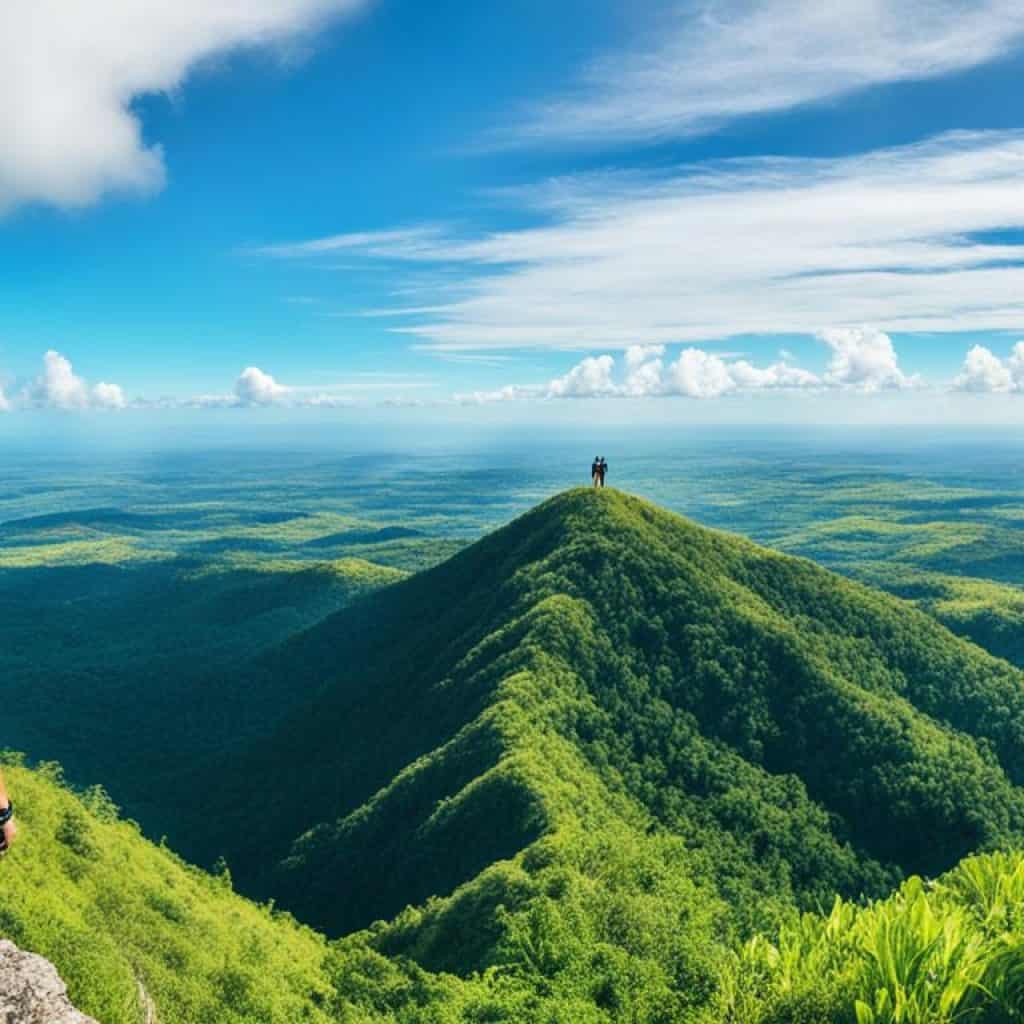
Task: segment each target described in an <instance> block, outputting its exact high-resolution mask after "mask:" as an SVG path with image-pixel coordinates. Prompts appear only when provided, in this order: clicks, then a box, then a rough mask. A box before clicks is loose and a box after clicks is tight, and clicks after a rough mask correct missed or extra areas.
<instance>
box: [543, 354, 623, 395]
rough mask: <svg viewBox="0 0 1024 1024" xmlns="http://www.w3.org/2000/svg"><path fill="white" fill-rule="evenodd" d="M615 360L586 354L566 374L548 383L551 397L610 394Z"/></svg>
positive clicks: (613, 388)
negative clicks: (585, 356) (584, 357)
mask: <svg viewBox="0 0 1024 1024" xmlns="http://www.w3.org/2000/svg"><path fill="white" fill-rule="evenodd" d="M614 368H615V360H614V359H613V358H612V357H611V356H588V357H587V358H586V359H584V360H583V361H582V362H581V363H578V364H577V365H576V366H574V367H573V368H572V369H571V370H570V371H569V372H568V373H567V374H565V375H564V376H562V377H557V378H556V379H555V380H553V381H552V382H551V383H550V384H549V385H548V394H549V395H550V396H551V397H552V398H595V397H598V396H601V395H612V394H615V392H616V390H617V389H616V386H615V384H614V383H612V370H613V369H614Z"/></svg>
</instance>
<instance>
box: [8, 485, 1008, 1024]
mask: <svg viewBox="0 0 1024 1024" xmlns="http://www.w3.org/2000/svg"><path fill="white" fill-rule="evenodd" d="M225 607H226V609H227V608H230V607H231V602H228V605H226V606H225ZM250 682H251V685H252V686H253V688H254V690H257V691H258V692H260V693H261V694H263V698H261V699H266V698H267V697H268V695H269V694H270V693H272V690H273V687H274V685H278V686H281V687H284V686H288V687H291V688H292V689H293V691H294V693H295V694H297V695H299V696H298V697H297V698H295V699H296V702H297V706H296V708H295V710H294V711H293V712H292V713H291V714H290V715H289V716H288V718H287V720H286V722H285V724H284V726H283V727H282V728H281V729H279V730H278V731H277V732H276V733H275V734H274V735H273V736H271V737H270V738H268V739H264V740H262V741H261V742H260V743H259V744H258V745H257V746H256V747H254V749H253V750H252V751H251V752H249V753H246V754H243V756H242V757H241V759H239V758H238V757H237V756H235V755H231V756H226V757H225V758H224V759H223V760H220V761H217V760H207V761H204V762H202V763H199V764H197V765H196V766H195V770H194V773H193V774H192V775H191V776H189V775H188V774H187V773H184V772H183V774H182V776H181V777H179V779H178V780H177V782H178V786H179V796H178V797H175V796H174V795H173V794H170V793H167V794H166V795H165V799H166V801H167V804H168V807H169V808H170V810H169V812H168V816H169V818H171V819H172V820H175V821H177V822H178V823H179V824H178V826H177V827H178V829H179V834H178V835H176V836H172V842H171V845H172V846H175V845H180V846H181V847H182V848H183V849H185V850H187V851H188V852H189V854H190V855H200V854H201V855H204V856H206V857H207V858H209V859H210V860H212V859H213V858H214V857H215V856H216V855H217V854H218V853H220V852H224V853H226V854H227V856H228V859H229V862H230V865H231V868H232V871H233V874H234V882H232V879H231V875H230V874H229V873H228V872H227V871H226V870H225V869H224V868H223V867H217V868H216V869H215V871H214V873H211V874H207V873H205V872H203V871H200V870H198V869H195V868H190V867H188V866H186V865H185V863H184V862H182V861H181V860H180V859H179V858H178V857H177V856H176V855H175V854H172V853H171V852H170V850H168V849H167V848H163V849H160V848H158V847H155V846H153V845H152V844H151V843H149V842H147V841H146V840H145V839H143V838H142V836H141V835H140V834H139V831H138V829H137V828H136V827H135V826H134V825H132V824H130V823H126V822H123V821H119V820H117V817H116V814H115V811H114V809H113V807H112V805H111V804H110V801H109V800H108V799H107V798H106V797H105V795H104V794H103V793H102V792H101V791H99V790H90V791H87V792H85V793H83V794H79V795H76V794H74V793H72V792H70V791H68V790H67V789H66V788H64V787H63V786H62V785H61V782H60V773H59V771H58V770H57V769H56V768H55V767H53V766H44V767H42V768H40V769H38V770H36V771H29V770H27V769H24V768H22V767H18V766H17V764H14V765H11V764H10V763H8V766H7V769H6V770H7V773H8V775H9V781H10V784H11V789H12V791H13V792H15V793H17V802H18V807H19V814H20V816H21V820H22V827H23V834H22V840H21V842H20V843H19V845H18V847H17V848H16V849H15V851H14V852H13V853H12V854H11V856H10V857H9V858H7V859H6V860H5V861H3V862H2V864H0V874H2V876H3V885H4V891H5V900H4V906H3V908H2V910H0V935H3V936H4V937H9V938H12V939H13V940H14V941H16V942H17V943H18V944H19V945H21V946H22V947H24V948H31V949H34V950H37V951H38V952H40V953H42V954H43V955H45V956H47V957H48V958H49V959H51V960H52V961H53V962H54V963H55V964H56V965H57V967H58V969H59V970H60V971H61V973H62V975H63V976H64V978H65V979H66V980H67V982H68V984H69V988H70V991H71V995H72V998H73V999H74V1001H75V1002H76V1004H77V1005H79V1006H80V1007H81V1008H82V1009H83V1010H85V1011H86V1012H89V1013H91V1014H92V1015H94V1016H96V1017H97V1019H98V1020H100V1021H103V1022H105V1024H106V1022H109V1024H121V1022H124V1024H128V1022H130V1021H137V1020H140V1019H143V1018H144V1015H145V1014H146V1012H147V1008H152V1009H153V1010H155V1012H156V1013H157V1015H158V1019H159V1020H160V1021H162V1022H164V1024H186V1022H188V1024H191V1022H194V1021H199V1020H201V1021H203V1022H204V1024H205V1022H213V1024H217V1022H222V1021H223V1022H227V1024H234V1022H239V1024H241V1022H242V1021H246V1022H249V1021H265V1022H268V1024H295V1022H297V1021H310V1022H317V1021H323V1022H327V1021H338V1022H341V1024H354V1022H360V1024H362V1022H367V1024H455V1022H485V1021H486V1022H508V1024H512V1022H537V1024H579V1022H584V1024H620V1022H621V1024H626V1022H629V1024H676V1022H679V1024H785V1022H788V1024H954V1022H956V1024H1007V1022H1009V1021H1011V1020H1015V1019H1016V1016H1015V1014H1017V1012H1018V1010H1019V1009H1020V1008H1021V1007H1022V1006H1024V917H1022V914H1021V907H1022V906H1024V861H1022V859H1021V855H1020V854H1018V853H1012V852H1008V853H991V854H988V855H982V856H971V854H972V853H973V852H974V851H978V850H985V849H988V848H996V847H1007V848H1010V847H1014V846H1016V845H1017V844H1019V842H1020V840H1021V833H1022V829H1024V810H1022V791H1021V788H1020V781H1021V774H1022V771H1024V758H1022V742H1024V741H1022V733H1021V723H1022V722H1024V717H1022V711H1024V681H1022V675H1021V673H1020V672H1019V671H1018V670H1016V669H1014V668H1012V667H1011V666H1010V665H1008V664H1007V663H1005V662H1002V661H999V660H997V659H995V658H993V657H991V656H989V655H987V654H985V653H984V652H982V651H981V650H980V649H979V648H976V647H974V646H972V645H971V644H969V643H967V642H965V641H963V640H960V639H958V638H956V637H954V636H953V635H952V634H950V633H949V632H947V631H946V630H945V629H943V628H942V627H941V626H939V625H938V624H937V623H936V622H935V621H934V620H933V619H931V618H930V617H928V616H926V615H925V614H923V613H921V612H918V611H916V610H915V609H913V608H912V607H911V606H909V605H907V604H905V603H903V602H900V601H898V600H896V599H894V598H891V597H888V596H885V595H882V594H880V593H878V592H875V591H871V590H869V589H867V588H865V587H863V586H861V585H859V584H856V583H852V582H849V581H847V580H844V579H842V578H840V577H838V576H835V575H833V574H831V573H828V572H826V571H824V570H822V569H819V568H817V567H816V566H814V565H812V564H811V563H809V562H805V561H802V560H798V559H793V558H789V557H786V556H781V555H778V554H776V553H773V552H771V551H768V550H766V549H763V548H759V547H757V546H756V545H753V544H751V543H749V542H746V541H743V540H741V539H738V538H736V537H733V536H730V535H726V534H721V533H716V532H713V531H709V530H706V529H704V528H701V527H699V526H696V525H695V524H693V523H691V522H689V521H687V520H684V519H681V518H679V517H677V516H674V515H671V514H668V513H665V512H663V511H661V510H659V509H657V508H655V507H654V506H652V505H649V504H647V503H645V502H643V501H640V500H638V499H634V498H629V497H627V496H625V495H621V494H617V493H614V492H606V493H594V492H589V491H581V492H570V493H568V494H565V495H562V496H559V497H558V498H555V499H552V500H551V501H549V502H547V503H546V504H544V505H542V506H540V507H539V508H537V509H536V510H534V511H533V512H531V513H529V514H528V515H526V516H524V517H523V518H521V519H519V520H517V521H516V522H514V523H512V524H511V525H510V526H508V527H506V528H505V529H503V530H500V531H498V532H497V533H495V534H493V535H491V536H489V537H487V538H485V539H484V540H483V541H481V542H479V543H478V544H476V545H474V546H472V547H470V548H468V549H467V550H465V551H464V552H462V553H460V554H459V555H457V556H456V557H455V558H453V559H451V560H450V561H449V562H447V563H445V564H443V565H441V566H439V567H437V568H436V569H434V570H431V571H428V572H426V573H422V574H419V575H417V576H414V577H410V578H408V579H403V580H398V581H396V582H394V583H392V584H391V585H388V586H384V587H382V588H380V589H376V590H373V591H372V592H369V593H367V594H364V596H362V597H360V598H357V599H355V601H354V603H352V604H350V605H349V606H347V607H345V608H344V609H343V610H342V611H341V612H339V613H337V614H336V615H334V616H332V617H331V618H329V619H327V620H325V621H324V622H322V623H320V624H318V625H316V626H315V627H313V629H311V630H310V631H308V632H307V633H305V634H302V635H299V636H295V637H293V638H292V639H290V640H289V641H287V642H286V643H285V644H284V645H282V646H281V647H279V648H278V649H277V650H274V651H271V652H268V653H267V654H266V655H265V656H264V657H263V658H262V659H261V660H260V661H259V664H258V667H257V669H256V670H255V674H254V675H252V676H251V677H250ZM303 694H305V695H306V698H305V703H303V702H302V699H301V695H303ZM171 812H173V813H171ZM957 862H960V863H959V866H956V865H957ZM950 868H952V869H953V870H952V871H951V872H950V873H948V874H945V875H942V877H941V878H940V879H939V880H938V881H937V882H928V881H922V880H921V879H920V878H918V877H911V878H909V880H907V881H905V882H903V883H902V885H901V884H900V880H901V878H903V877H904V876H908V875H915V874H918V873H919V874H922V875H924V876H926V877H934V876H936V875H939V874H940V873H941V872H943V871H945V870H947V869H950ZM236 888H237V889H241V890H242V891H244V892H247V893H249V894H256V895H259V896H261V897H266V898H273V899H274V900H275V901H276V902H277V904H278V905H279V906H284V907H286V908H287V909H288V910H290V911H293V912H294V914H295V915H296V917H297V918H298V920H300V921H302V922H303V924H298V923H296V920H295V919H294V918H292V917H291V916H290V915H287V914H282V913H280V912H277V911H275V910H273V909H271V907H270V905H265V906H262V907H260V906H257V905H255V904H253V903H250V902H248V901H247V900H246V899H245V898H243V897H242V896H240V895H237V894H236V892H235V891H234V889H236ZM894 890H895V891H894ZM8 893H9V894H10V895H9V896H8V895H7V894H8ZM875 899H877V900H878V901H877V902H873V900H875ZM309 925H314V926H316V927H317V928H319V929H321V931H323V932H326V933H327V935H328V936H329V938H325V937H324V936H323V935H322V934H319V933H318V932H316V931H313V930H311V929H310V928H309V927H308V926H309Z"/></svg>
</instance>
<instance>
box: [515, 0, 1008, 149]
mask: <svg viewBox="0 0 1024 1024" xmlns="http://www.w3.org/2000/svg"><path fill="white" fill-rule="evenodd" d="M654 22H655V23H654V24H653V25H652V26H651V27H650V32H649V35H648V37H647V38H646V39H645V40H643V41H642V42H641V43H640V45H638V46H637V47H636V48H634V49H633V50H632V51H629V52H625V53H617V54H610V55H608V56H606V57H604V58H603V59H601V60H599V61H597V62H596V63H594V64H593V65H591V66H590V67H589V68H588V69H586V71H585V73H584V74H583V76H582V80H581V81H579V82H578V84H577V85H576V87H575V88H574V89H572V90H571V91H570V93H569V94H568V95H566V96H564V97H561V98H558V99H556V100H554V101H551V102H548V103H546V104H544V105H542V106H540V107H539V109H535V110H533V111H531V112H530V113H529V114H528V115H526V116H525V117H523V118H522V119H521V120H519V122H518V123H516V124H515V125H514V127H513V130H512V132H511V133H510V134H509V135H507V136H506V138H505V141H506V142H516V143H524V142H526V143H529V142H545V143H547V144H552V143H553V144H559V145H564V144H566V143H580V142H602V143H608V142H619V141H629V140H638V139H657V138H663V137H672V136H676V137H678V136H685V135H692V134H697V133H702V132H707V131H710V130H713V129H714V128H716V127H718V126H719V125H720V124H721V123H722V122H724V121H727V120H729V119H732V118H736V117H742V116H745V115H750V114H760V113H766V112H772V111H778V110H784V109H787V108H791V107H795V106H799V105H802V104H807V103H813V102H817V101H822V100H828V99H831V98H833V97H836V96H839V95H842V94H844V93H849V92H852V91H854V90H857V89H862V88H865V87H868V86H872V85H879V84H883V83H889V82H898V81H904V80H912V79H924V78H932V77H935V76H938V75H943V74H948V73H950V72H954V71H959V70H962V69H964V68H970V67H973V66H975V65H978V64H982V63H984V62H986V61H990V60H992V59H994V58H998V57H1000V56H1002V55H1004V54H1006V53H1008V52H1010V51H1011V50H1013V49H1014V48H1016V47H1017V46H1019V45H1020V43H1021V38H1022V34H1024V8H1022V7H1021V5H1020V3H1018V2H1017V0H829V2H826V3H822V2H821V0H673V2H672V3H670V4H668V5H666V6H665V7H664V8H662V12H661V15H660V17H659V18H656V19H654Z"/></svg>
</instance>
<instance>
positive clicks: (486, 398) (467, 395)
mask: <svg viewBox="0 0 1024 1024" xmlns="http://www.w3.org/2000/svg"><path fill="white" fill-rule="evenodd" d="M542 394H543V392H541V391H540V390H539V389H537V388H527V387H520V386H519V385H518V384H507V385H506V386H505V387H503V388H495V389H494V390H492V391H468V392H459V393H457V394H456V395H455V396H454V399H455V401H456V402H458V403H459V404H460V405H491V404H493V403H495V402H518V401H520V400H522V399H525V398H538V397H540V396H541V395H542Z"/></svg>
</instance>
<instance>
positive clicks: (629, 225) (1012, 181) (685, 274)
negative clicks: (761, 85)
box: [356, 133, 1024, 352]
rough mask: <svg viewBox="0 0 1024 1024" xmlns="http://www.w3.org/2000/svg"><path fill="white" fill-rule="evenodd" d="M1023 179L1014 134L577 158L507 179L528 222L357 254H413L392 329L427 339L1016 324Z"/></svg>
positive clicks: (378, 242)
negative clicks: (1011, 233) (597, 161)
mask: <svg viewBox="0 0 1024 1024" xmlns="http://www.w3.org/2000/svg"><path fill="white" fill-rule="evenodd" d="M1022 178H1024V133H982V134H956V135H949V136H943V137H941V138H939V139H935V140H932V141H930V142H928V143H924V144H921V145H916V146H908V147H903V148H898V149H892V150H884V151H879V152H875V153H870V154H867V155H862V156H855V157H848V158H843V159H838V160H816V159H762V160H754V161H730V162H725V163H721V164H714V165H710V166H704V167H702V168H699V169H694V168H690V169H683V170H679V171H677V172H675V173H673V174H671V175H669V176H667V177H654V178H652V177H651V176H649V175H611V176H608V175H592V176H586V175H584V176H577V177H573V178H569V179H565V180H563V181H559V182H555V183H547V184H545V185H542V186H538V187H536V188H534V189H531V190H527V191H526V192H521V193H517V198H518V200H519V201H520V202H522V203H523V204H524V205H525V206H526V207H527V209H528V210H529V211H530V212H531V213H532V214H533V219H534V221H535V222H536V219H537V216H538V215H540V216H541V217H542V218H544V222H543V223H542V224H541V225H540V226H534V227H529V228H524V229H520V230H508V231H503V232H495V233H490V234H485V235H482V236H471V235H466V236H458V235H447V236H443V237H439V238H438V239H437V240H436V241H435V242H433V243H429V242H426V241H423V240H420V241H419V242H417V243H416V245H415V247H414V254H413V253H412V252H411V251H410V249H409V247H408V246H407V245H406V243H405V242H402V243H399V244H397V245H396V246H395V248H394V249H391V248H390V247H389V245H390V243H389V242H388V237H389V236H388V235H387V233H382V234H381V235H379V236H374V237H375V240H374V241H366V242H365V244H364V246H363V247H362V248H361V249H359V250H358V252H362V253H364V254H369V253H372V254H373V255H372V256H370V255H368V256H366V258H377V256H378V254H384V255H387V256H389V257H392V258H396V259H409V260H410V267H411V274H410V276H411V277H412V278H413V280H414V281H415V283H416V285H417V286H418V287H420V288H422V289H424V290H426V287H429V289H430V291H431V292H432V294H433V296H434V297H435V298H434V301H432V302H431V304H430V305H429V306H422V307H419V308H416V307H415V305H414V308H413V309H410V308H409V303H408V302H407V301H404V302H403V303H402V307H404V308H402V307H400V308H397V309H396V310H394V311H393V312H394V315H395V316H396V317H399V318H400V319H399V320H398V321H397V324H396V326H395V328H394V330H396V331H400V332H403V333H408V334H411V335H412V336H414V337H415V338H417V339H418V341H419V344H421V345H423V346H425V347H430V348H432V349H433V350H434V351H445V352H467V351H470V352H471V351H484V350H491V351H494V350H510V349H525V348H554V349H589V348H591V347H593V346H600V347H601V348H605V349H611V348H622V349H625V348H628V347H629V346H630V345H634V344H643V345H652V344H653V345H657V344H666V343H669V344H671V343H686V342H692V343H695V344H700V343H702V342H706V341H708V340H711V339H721V338H726V337H730V336H737V335H749V334H802V335H816V334H817V333H818V332H819V331H821V330H822V329H823V328H824V327H828V326H834V327H842V326H851V327H856V326H858V325H860V324H865V323H868V324H875V325H877V326H878V328H879V329H880V330H882V331H885V332H887V333H893V332H904V333H910V332H915V331H918V332H947V331H965V330H990V329H994V330H1006V329H1024V246H1017V245H1013V244H1009V243H1008V242H1006V241H1003V240H1001V239H1000V237H999V236H998V235H995V234H993V233H994V232H998V231H1000V230H1001V229H1007V228H1010V229H1014V228H1016V229H1019V228H1022V227H1024V189H1022V188H1021V187H1020V182H1021V180H1022ZM358 252H357V253H356V255H358ZM429 261H434V262H435V266H433V267H430V268H429V269H428V268H425V267H424V264H425V263H426V262H429ZM424 277H427V278H429V280H427V281H424ZM453 281H454V283H453ZM438 298H439V300H440V301H438Z"/></svg>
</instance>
